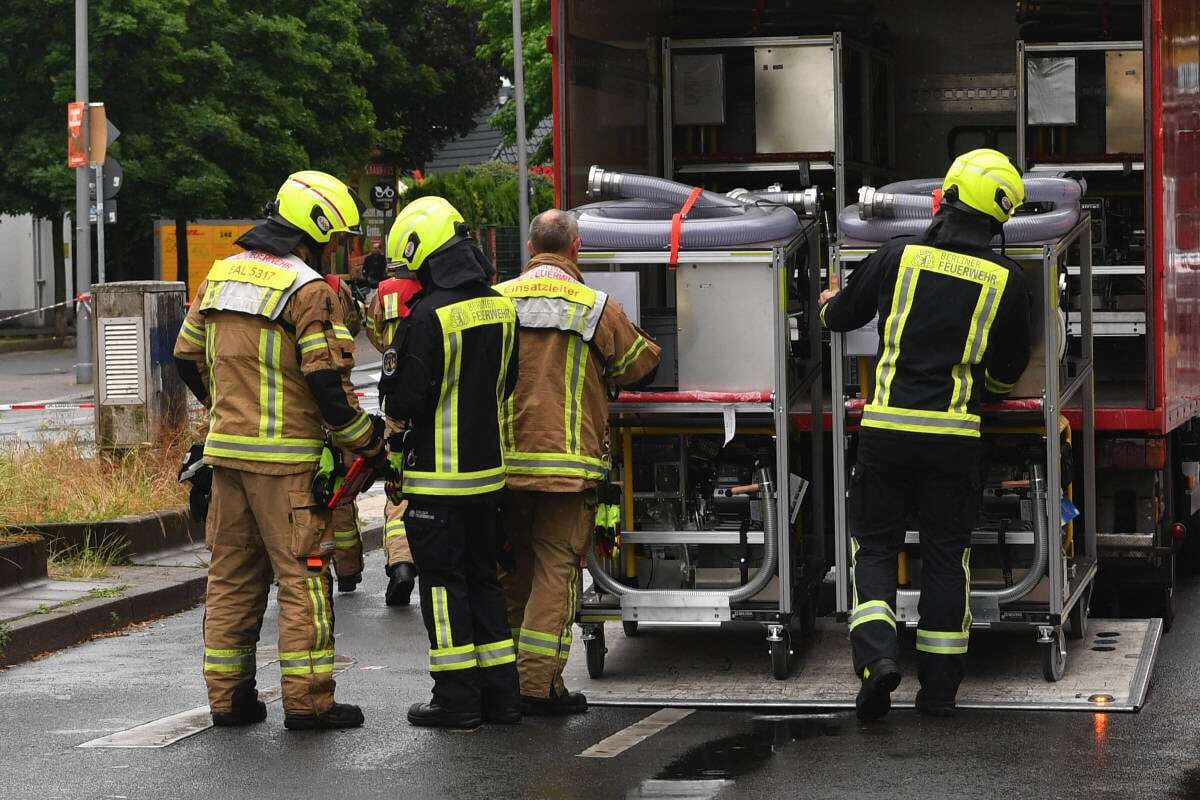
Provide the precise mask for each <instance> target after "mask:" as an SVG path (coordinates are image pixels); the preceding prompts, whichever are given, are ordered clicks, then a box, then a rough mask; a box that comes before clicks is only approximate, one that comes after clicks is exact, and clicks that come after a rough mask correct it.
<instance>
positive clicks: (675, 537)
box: [621, 531, 763, 544]
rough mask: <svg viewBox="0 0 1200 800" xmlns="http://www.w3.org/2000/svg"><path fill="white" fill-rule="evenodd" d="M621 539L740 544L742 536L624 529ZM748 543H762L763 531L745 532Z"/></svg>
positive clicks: (734, 532) (642, 542)
mask: <svg viewBox="0 0 1200 800" xmlns="http://www.w3.org/2000/svg"><path fill="white" fill-rule="evenodd" d="M621 541H623V542H624V543H625V544H741V542H742V536H741V534H740V533H738V532H737V531H624V532H623V533H622V534H621ZM746 542H747V543H748V544H762V543H763V532H762V531H750V532H749V533H747V534H746Z"/></svg>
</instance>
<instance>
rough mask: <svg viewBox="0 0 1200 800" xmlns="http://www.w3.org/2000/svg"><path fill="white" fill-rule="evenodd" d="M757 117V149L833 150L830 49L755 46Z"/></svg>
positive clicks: (759, 150) (763, 151) (762, 151)
mask: <svg viewBox="0 0 1200 800" xmlns="http://www.w3.org/2000/svg"><path fill="white" fill-rule="evenodd" d="M754 118H755V151H756V152H759V153H825V152H831V151H833V150H835V149H836V148H835V146H834V142H835V137H834V79H833V53H832V48H831V47H829V46H827V45H819V46H816V47H812V46H809V47H755V48H754Z"/></svg>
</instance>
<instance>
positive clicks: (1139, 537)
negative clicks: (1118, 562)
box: [1096, 533, 1154, 550]
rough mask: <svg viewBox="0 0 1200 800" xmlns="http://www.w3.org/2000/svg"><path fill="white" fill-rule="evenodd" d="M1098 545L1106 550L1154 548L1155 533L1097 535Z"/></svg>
mask: <svg viewBox="0 0 1200 800" xmlns="http://www.w3.org/2000/svg"><path fill="white" fill-rule="evenodd" d="M1096 543H1097V544H1098V545H1099V546H1100V547H1103V548H1105V549H1112V548H1131V549H1138V550H1140V549H1143V548H1150V547H1154V534H1153V533H1097V534H1096Z"/></svg>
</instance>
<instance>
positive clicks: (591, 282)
mask: <svg viewBox="0 0 1200 800" xmlns="http://www.w3.org/2000/svg"><path fill="white" fill-rule="evenodd" d="M583 282H584V283H586V284H587V285H588V286H590V287H592V288H593V289H599V290H600V291H602V292H604V293H605V294H607V295H608V296H609V297H610V298H611V299H613V300H616V301H617V302H618V303H620V304H621V309H622V310H623V311H624V312H625V316H627V317H629V320H630V322H632V323H633V324H634V325H641V324H642V295H641V288H642V287H641V281H640V280H639V277H638V274H637V273H636V272H587V273H584V276H583Z"/></svg>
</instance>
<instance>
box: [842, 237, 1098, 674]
mask: <svg viewBox="0 0 1200 800" xmlns="http://www.w3.org/2000/svg"><path fill="white" fill-rule="evenodd" d="M1076 243H1078V245H1079V248H1078V249H1079V255H1080V269H1079V281H1080V298H1081V302H1080V331H1079V335H1078V338H1079V340H1080V342H1081V358H1080V359H1078V360H1077V361H1073V362H1072V363H1073V364H1074V365H1075V366H1076V372H1075V375H1074V376H1073V377H1071V378H1070V379H1069V381H1066V382H1065V383H1066V385H1065V386H1064V385H1063V383H1064V380H1063V379H1064V374H1063V365H1062V364H1060V362H1059V361H1058V359H1057V358H1056V357H1055V354H1057V353H1058V351H1059V335H1060V331H1059V323H1058V310H1059V307H1060V303H1059V299H1060V293H1059V280H1060V276H1061V275H1065V274H1066V271H1067V267H1066V264H1065V261H1066V257H1067V253H1068V250H1069V249H1070V248H1071V246H1072V245H1074V244H1076ZM875 248H876V246H874V245H870V246H868V245H859V244H852V245H847V244H835V245H834V246H832V247H831V248H830V263H831V264H832V265H833V269H834V270H836V273H835V274H836V275H837V277H838V279H839V280H840V281H841V283H840V284H839V285H845V281H844V278H845V275H844V274H843V273H844V272H845V271H846V266H847V265H848V264H853V263H857V262H860V261H862V260H863V259H865V258H866V257H867V256H868V255H870V254H871V253H872V252H874V250H875ZM1007 255H1008V256H1009V257H1010V258H1012V259H1014V260H1016V261H1018V262H1020V261H1026V262H1040V263H1041V268H1042V282H1041V283H1042V286H1041V290H1042V291H1041V294H1042V302H1043V311H1044V317H1043V329H1044V331H1045V337H1046V338H1045V352H1046V353H1047V358H1046V374H1045V378H1046V385H1045V390H1044V393H1043V395H1042V397H1041V398H1040V399H1034V400H1017V401H1003V402H1001V403H997V404H993V405H989V406H988V407H985V409H984V415H985V417H989V418H991V419H994V420H1000V421H1004V422H1014V423H1015V422H1019V421H1020V420H1021V419H1022V418H1025V419H1028V418H1029V415H1030V414H1031V413H1033V414H1038V415H1039V416H1040V419H1041V430H1042V433H1043V436H1044V437H1045V441H1046V442H1047V447H1046V452H1045V461H1044V462H1042V463H1041V464H1040V465H1035V467H1034V471H1035V474H1034V476H1033V480H1032V481H1031V484H1032V489H1033V492H1032V495H1033V500H1034V502H1035V503H1036V512H1035V519H1036V520H1037V521H1038V523H1039V524H1036V525H1035V531H1034V536H1035V537H1042V536H1044V537H1046V538H1045V545H1046V549H1047V550H1048V559H1047V562H1046V567H1045V569H1044V571H1043V573H1042V574H1041V575H1039V576H1038V580H1036V581H1033V582H1032V583H1031V584H1030V585H1029V588H1028V589H1027V590H1026V591H1025V592H1024V593H1023V594H1021V595H1019V596H1017V597H1015V598H1012V599H1010V600H1005V601H1001V600H999V599H997V597H996V593H995V592H994V591H972V592H971V612H972V614H973V615H974V618H975V621H974V623H973V625H972V628H973V629H976V630H978V629H1018V630H1019V629H1030V628H1032V629H1034V630H1036V631H1037V634H1038V639H1037V642H1038V644H1039V645H1040V646H1041V647H1042V656H1043V657H1042V668H1043V669H1042V671H1043V675H1044V676H1045V678H1046V679H1047V680H1050V681H1057V680H1059V679H1061V678H1062V675H1063V672H1064V670H1065V667H1066V655H1067V649H1066V640H1067V638H1072V639H1078V638H1082V637H1083V636H1084V635H1085V630H1086V625H1087V611H1088V604H1089V602H1090V599H1091V590H1092V585H1093V581H1094V579H1095V576H1096V566H1097V553H1096V542H1097V540H1096V440H1095V426H1094V415H1095V407H1096V397H1095V385H1094V381H1093V365H1094V364H1093V350H1092V321H1093V320H1092V291H1091V287H1092V247H1091V222H1090V219H1089V216H1088V215H1087V214H1086V213H1084V214H1083V215H1082V217H1081V218H1080V220H1079V222H1078V223H1077V224H1076V225H1075V227H1074V228H1073V229H1072V230H1071V231H1070V232H1069V233H1067V234H1066V235H1065V236H1063V237H1061V238H1060V239H1057V240H1055V241H1051V242H1046V243H1044V244H1041V245H1035V246H1013V247H1009V248H1008V249H1007ZM846 336H847V334H845V333H836V332H835V333H832V334H831V338H830V354H831V357H830V375H831V386H832V387H833V394H834V403H833V486H834V491H833V502H834V531H835V545H836V548H837V563H836V570H835V575H836V592H837V612H838V615H839V618H844V617H846V616H847V615H848V612H849V611H850V589H851V586H850V581H851V575H850V546H849V545H850V531H849V526H848V522H847V513H846V511H847V509H846V502H847V484H846V474H847V473H846V470H847V467H848V465H847V463H846V460H847V459H846V452H847V449H848V444H849V440H848V434H847V411H848V410H852V409H854V408H856V407H857V406H858V405H859V404H860V403H861V401H852V400H851V399H850V398H849V397H848V396H847V393H846V382H845V369H846V358H848V357H853V356H871V357H873V356H875V353H874V352H871V353H858V352H851V351H850V350H848V349H847V346H846ZM1076 396H1078V397H1079V398H1080V402H1081V406H1082V409H1081V410H1082V413H1081V425H1080V429H1079V435H1078V436H1077V437H1076V438H1075V441H1076V442H1077V443H1078V444H1079V445H1081V447H1080V450H1081V462H1082V475H1083V491H1084V497H1083V509H1082V522H1083V526H1082V527H1083V547H1082V549H1080V548H1078V547H1077V549H1076V552H1075V558H1074V559H1070V560H1068V559H1067V558H1066V556H1065V554H1064V552H1063V548H1062V545H1061V536H1060V532H1061V529H1062V520H1061V510H1060V505H1059V498H1060V497H1061V496H1062V491H1063V487H1062V485H1061V472H1060V466H1059V461H1060V448H1059V446H1058V441H1059V430H1060V427H1059V426H1060V414H1061V412H1062V410H1063V409H1064V408H1065V407H1066V405H1067V404H1068V403H1070V402H1071V400H1072V399H1074V398H1075V397H1076ZM1039 467H1040V469H1039ZM1041 470H1044V474H1043V475H1042V476H1040V477H1041V480H1040V481H1039V480H1038V478H1039V476H1037V475H1036V473H1037V472H1038V471H1041ZM1039 483H1040V484H1043V487H1042V488H1040V489H1039V486H1038V484H1039ZM1026 536H1028V535H1026ZM910 538H911V532H910ZM995 543H996V536H995V534H992V533H989V532H981V531H975V532H973V533H972V544H973V545H988V544H995ZM1043 583H1048V601H1046V602H1041V601H1031V600H1029V599H1027V598H1028V595H1029V594H1030V593H1031V592H1033V591H1034V590H1035V589H1037V588H1039V587H1041V586H1042V585H1043ZM919 596H920V593H919V592H918V591H903V590H902V591H900V592H899V593H898V595H897V601H896V605H897V608H896V619H897V621H900V622H904V623H905V625H906V626H907V627H916V625H917V600H918V599H919ZM1023 598H1025V599H1023ZM1067 622H1069V623H1070V627H1069V629H1068V628H1067V627H1066V625H1065V623H1067Z"/></svg>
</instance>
